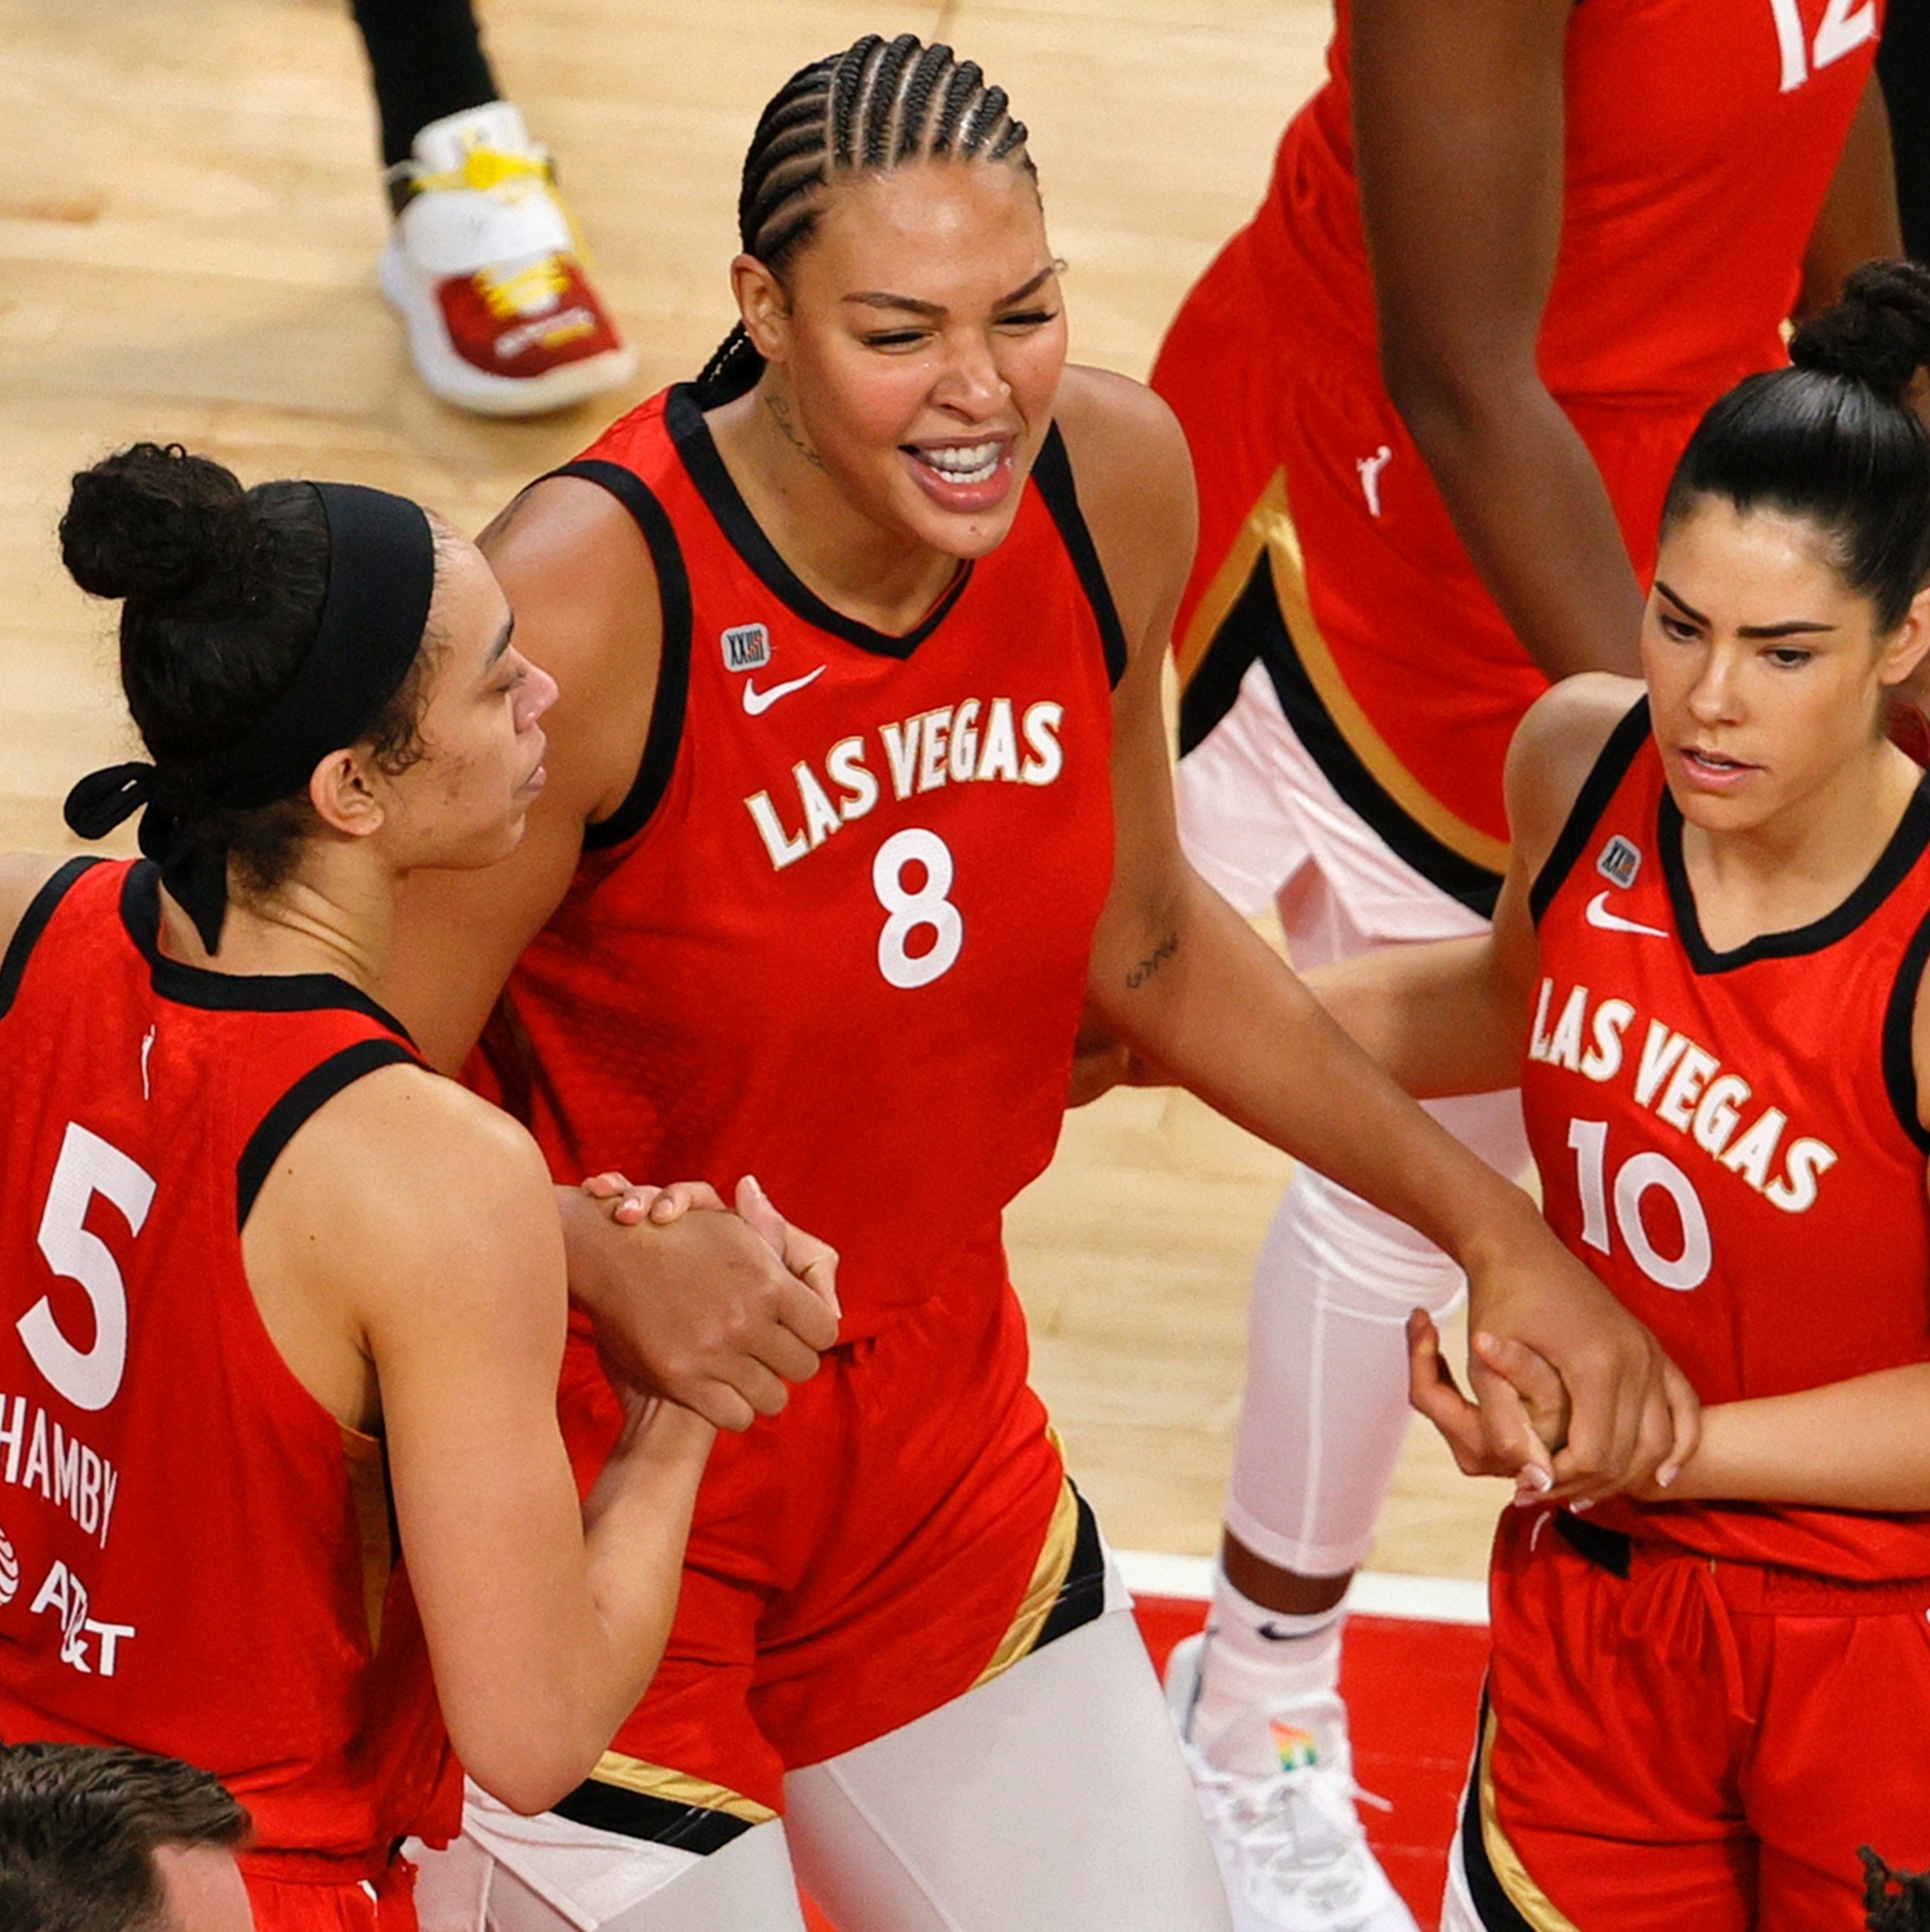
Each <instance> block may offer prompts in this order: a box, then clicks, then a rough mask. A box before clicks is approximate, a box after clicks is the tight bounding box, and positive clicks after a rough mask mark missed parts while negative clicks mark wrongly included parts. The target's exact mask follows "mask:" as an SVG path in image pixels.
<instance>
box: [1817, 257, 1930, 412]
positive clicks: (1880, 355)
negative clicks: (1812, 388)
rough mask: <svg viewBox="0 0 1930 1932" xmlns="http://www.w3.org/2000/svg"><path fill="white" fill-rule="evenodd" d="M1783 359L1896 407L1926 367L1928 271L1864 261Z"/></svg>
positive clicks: (1928, 345)
mask: <svg viewBox="0 0 1930 1932" xmlns="http://www.w3.org/2000/svg"><path fill="white" fill-rule="evenodd" d="M1789 359H1790V360H1791V361H1792V362H1793V363H1795V364H1796V366H1797V368H1799V369H1815V370H1817V371H1819V372H1822V373H1824V374H1825V375H1831V376H1849V377H1850V378H1852V379H1853V380H1854V381H1858V382H1861V383H1864V384H1867V385H1868V386H1869V387H1870V388H1871V389H1875V390H1876V392H1877V394H1879V395H1881V396H1884V397H1887V398H1889V400H1890V401H1891V402H1897V403H1902V402H1903V401H1904V400H1905V398H1906V394H1907V393H1908V391H1909V389H1910V383H1911V381H1912V380H1913V379H1914V378H1915V375H1916V372H1917V371H1918V370H1919V369H1920V368H1923V366H1924V365H1925V364H1926V363H1930V271H1927V270H1925V269H1923V268H1919V266H1918V265H1917V264H1916V263H1915V262H1866V263H1864V264H1863V267H1862V268H1858V269H1856V270H1855V271H1854V272H1852V273H1851V274H1850V276H1849V277H1848V279H1847V280H1846V281H1845V282H1844V284H1843V298H1842V300H1841V302H1837V305H1836V306H1835V307H1833V308H1828V309H1825V310H1824V311H1823V313H1822V314H1821V315H1817V316H1815V317H1814V318H1813V319H1812V320H1810V321H1807V322H1806V323H1804V324H1803V325H1802V327H1801V328H1800V329H1797V332H1796V333H1795V335H1794V336H1793V337H1791V339H1790V342H1789Z"/></svg>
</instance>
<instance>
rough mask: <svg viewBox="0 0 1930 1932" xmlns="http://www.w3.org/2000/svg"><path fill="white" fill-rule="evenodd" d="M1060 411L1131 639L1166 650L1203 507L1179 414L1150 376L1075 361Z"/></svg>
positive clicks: (1062, 389)
mask: <svg viewBox="0 0 1930 1932" xmlns="http://www.w3.org/2000/svg"><path fill="white" fill-rule="evenodd" d="M1055 413H1056V415H1057V418H1058V424H1059V428H1060V429H1061V431H1062V433H1063V435H1064V437H1065V440H1066V454H1067V459H1069V461H1070V462H1071V467H1072V476H1073V481H1074V482H1075V483H1076V485H1077V486H1078V490H1079V503H1080V509H1081V511H1083V512H1084V514H1085V520H1086V524H1087V526H1088V528H1089V529H1090V530H1091V532H1092V535H1093V545H1094V546H1095V547H1096V548H1097V549H1098V552H1099V559H1100V562H1101V563H1102V564H1103V565H1104V567H1105V570H1106V581H1107V582H1108V583H1109V584H1110V585H1111V587H1112V591H1113V595H1114V598H1115V600H1116V601H1117V603H1118V604H1119V617H1120V621H1121V622H1122V623H1123V624H1124V626H1125V629H1126V635H1127V638H1128V642H1129V643H1130V644H1131V645H1132V647H1133V649H1134V650H1135V651H1137V649H1138V648H1139V646H1140V645H1141V642H1146V641H1151V642H1154V647H1155V648H1162V649H1163V647H1164V646H1165V644H1166V642H1167V640H1166V637H1164V635H1163V634H1159V635H1157V636H1156V637H1154V636H1153V635H1152V633H1163V629H1164V627H1165V626H1166V625H1167V624H1170V622H1171V616H1172V609H1173V607H1174V606H1175V605H1176V603H1177V601H1178V598H1179V594H1180V587H1181V586H1182V585H1184V584H1185V579H1186V572H1188V570H1189V569H1190V568H1191V567H1192V564H1193V540H1194V537H1195V535H1196V533H1197V529H1198V503H1197V499H1196V497H1195V494H1194V490H1193V462H1192V458H1191V456H1190V455H1189V453H1188V450H1187V447H1186V437H1185V432H1184V431H1182V430H1181V429H1180V424H1179V419H1178V418H1177V417H1176V416H1174V414H1173V412H1172V411H1171V409H1169V408H1168V407H1167V405H1166V403H1165V402H1163V401H1162V400H1161V398H1159V397H1158V396H1156V395H1155V394H1154V393H1153V392H1152V390H1150V389H1148V388H1147V387H1146V386H1145V384H1144V383H1143V382H1134V381H1131V380H1130V379H1129V378H1128V377H1127V376H1118V375H1115V374H1114V373H1113V372H1111V371H1110V370H1107V369H1089V368H1080V367H1073V368H1068V369H1067V371H1066V372H1065V376H1064V377H1063V380H1062V381H1061V383H1060V385H1059V392H1058V404H1057V407H1056V412H1055Z"/></svg>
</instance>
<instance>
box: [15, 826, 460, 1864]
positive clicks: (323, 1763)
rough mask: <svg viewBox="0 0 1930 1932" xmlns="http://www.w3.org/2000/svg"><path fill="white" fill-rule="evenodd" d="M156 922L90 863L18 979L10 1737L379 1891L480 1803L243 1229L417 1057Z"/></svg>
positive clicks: (387, 1036)
mask: <svg viewBox="0 0 1930 1932" xmlns="http://www.w3.org/2000/svg"><path fill="white" fill-rule="evenodd" d="M159 917H160V901H159V875H158V874H157V872H156V871H155V868H154V867H153V866H151V865H148V864H135V865H131V866H130V865H126V864H99V863H98V862H96V861H93V860H87V859H79V860H76V861H75V862H73V863H72V864H69V865H67V866H65V867H63V868H62V869H61V870H60V871H59V872H57V873H56V874H55V875H54V877H53V879H52V880H51V881H50V882H49V883H48V885H47V886H46V888H45V889H44V890H42V891H41V894H39V896H38V897H37V899H35V901H34V903H33V907H31V909H30V910H29V912H28V914H27V916H26V918H25V920H24V921H23V923H22V925H21V926H20V930H19V933H18V934H17V935H16V937H15V939H14V941H13V943H12V945H11V947H10V948H9V949H8V951H7V955H6V957H5V960H4V963H3V964H0V1147H4V1149H5V1155H4V1159H0V1251H3V1252H4V1253H5V1255H6V1256H7V1267H6V1278H5V1286H4V1290H0V1295H3V1299H4V1315H3V1316H0V1738H5V1739H6V1740H7V1741H8V1742H20V1741H24V1740H28V1739H34V1738H54V1739H64V1740H68V1741H72V1742H76V1743H122V1744H128V1745H133V1746H135V1747H138V1748H140V1749H141V1750H146V1751H159V1752H161V1753H163V1754H165V1755H167V1756H174V1757H179V1758H183V1759H185V1760H187V1761H188V1762H189V1763H190V1764H198V1765H200V1766H201V1767H202V1769H206V1770H209V1771H212V1772H213V1773H215V1774H216V1775H217V1776H218V1777H220V1778H221V1779H222V1780H223V1781H224V1782H225V1783H226V1784H227V1785H228V1788H229V1789H230V1790H231V1791H233V1793H234V1794H235V1795H236V1796H237V1798H239V1799H241V1802H242V1803H243V1804H246V1806H247V1807H248V1808H249V1810H250V1813H251V1814H252V1816H253V1818H254V1849H252V1850H251V1851H250V1852H249V1854H248V1855H247V1858H246V1862H247V1863H248V1864H250V1865H251V1867H253V1868H254V1869H257V1870H259V1871H262V1872H264V1873H272V1874H282V1875H287V1876H293V1877H304V1876H321V1875H323V1874H326V1875H327V1876H328V1877H331V1878H344V1877H346V1878H359V1877H363V1876H366V1875H367V1874H369V1873H373V1872H375V1871H377V1870H379V1869H380V1868H381V1867H382V1866H383V1865H385V1863H386V1862H387V1861H388V1860H389V1856H390V1855H391V1853H392V1851H393V1846H394V1844H395V1842H396V1841H397V1839H398V1838H400V1837H402V1835H404V1834H407V1833H410V1832H419V1833H421V1834H424V1835H425V1836H427V1837H430V1838H433V1839H435V1840H437V1842H440V1841H441V1840H443V1839H445V1838H447V1836H448V1835H449V1834H450V1832H451V1831H452V1830H454V1825H455V1824H456V1821H457V1818H458V1816H459V1804H460V1797H461V1786H460V1779H459V1776H458V1775H457V1773H456V1772H455V1770H454V1764H453V1761H452V1760H451V1759H450V1756H449V1754H448V1750H447V1746H446V1741H445V1738H444V1734H443V1730H442V1723H441V1716H440V1714H439V1712H438V1711H437V1704H436V1697H435V1690H434V1686H433V1683H432V1682H431V1679H430V1674H429V1664H428V1654H427V1651H426V1650H425V1649H424V1643H423V1639H422V1634H421V1630H420V1628H419V1625H418V1623H417V1621H416V1617H415V1606H414V1603H413V1602H412V1600H411V1596H410V1594H409V1590H408V1587H407V1585H406V1582H404V1580H403V1578H402V1574H401V1572H400V1571H399V1569H393V1568H392V1565H391V1562H390V1556H391V1543H390V1538H391V1530H390V1526H389V1510H388V1506H387V1498H386V1495H385V1483H384V1477H383V1471H382V1466H381V1456H380V1449H379V1447H378V1446H377V1445H376V1443H374V1442H372V1441H370V1440H368V1439H367V1438H364V1437H360V1436H356V1435H354V1434H351V1433H350V1432H349V1431H346V1430H345V1429H343V1428H342V1427H341V1425H340V1424H339V1423H337V1421H336V1420H335V1418H334V1417H333V1416H331V1415H329V1414H328V1412H327V1411H326V1410H324V1408H322V1406H321V1405H320V1404H319V1403H318V1402H317V1401H316V1400H315V1398H314V1397H313V1396H312V1395H310V1394H309V1393H308V1391H307V1390H306V1389H305V1388H303V1387H302V1385H301V1384H300V1383H299V1382H298V1381H297V1380H296V1379H295V1377H294V1376H293V1373H291V1372H290V1370H289V1368H288V1366H287V1364H285V1362H284V1361H283V1360H282V1359H281V1356H280V1354H279V1352H278V1351H276V1347H275V1345H274V1343H273V1342H272V1341H271V1340H270V1338H269V1336H268V1334H267V1329H265V1328H264V1327H263V1324H262V1321H261V1316H260V1315H259V1312H258V1310H257V1308H256V1306H255V1302H254V1295H253V1293H252V1292H251V1291H250V1288H249V1286H248V1281H247V1278H246V1275H245V1274H244V1273H243V1271H242V1266H241V1227H242V1226H243V1225H244V1224H245V1223H246V1220H247V1216H248V1212H249V1210H250V1207H251V1206H252V1205H253V1203H254V1196H255V1194H256V1192H257V1191H258V1190H259V1188H260V1186H261V1184H262V1182H263V1181H264V1180H265V1179H266V1178H267V1175H268V1173H269V1172H270V1170H271V1169H272V1166H273V1164H274V1162H275V1160H276V1156H277V1155H279V1154H280V1151H281V1150H282V1148H284V1147H285V1146H286V1145H287V1143H288V1141H289V1138H290V1137H291V1136H292V1135H293V1133H294V1132H295V1130H296V1129H298V1127H299V1126H300V1125H302V1122H303V1121H304V1120H306V1119H307V1118H308V1117H309V1116H310V1115H311V1114H312V1113H313V1112H315V1109H316V1108H317V1107H320V1106H322V1105H323V1104H324V1103H325V1102H326V1101H327V1100H328V1099H329V1098H330V1097H331V1096H332V1095H333V1094H336V1093H337V1092H339V1091H340V1090H341V1089H342V1088H343V1087H344V1086H347V1085H348V1084H349V1083H350V1081H354V1080H356V1079H358V1078H359V1077H361V1076H362V1075H363V1074H364V1073H367V1072H370V1071H371V1070H372V1069H373V1068H376V1067H381V1066H387V1065H389V1064H392V1063H394V1062H397V1061H412V1060H414V1058H415V1055H414V1054H413V1052H412V1051H411V1049H410V1047H409V1046H407V1044H406V1038H405V1037H404V1036H402V1033H401V1029H399V1028H398V1026H397V1025H395V1023H394V1022H393V1020H390V1019H389V1018H388V1016H386V1015H385V1014H384V1013H383V1012H382V1011H381V1009H380V1007H376V1005H375V1004H374V1003H372V1002H371V1001H370V1000H368V999H366V998H365V997H364V996H363V995H362V994H359V993H358V992H357V991H356V990H354V988H353V987H351V986H348V985H347V984H346V982H344V981H341V980H338V979H336V978H334V977H331V976H329V975H326V974H319V973H316V974H305V975H294V976H289V977H278V978H241V977H230V976H228V975H225V974H221V973H205V972H202V971H199V970H197V969H195V968H190V967H188V966H185V965H183V964H180V962H178V961H176V960H172V959H167V958H166V957H164V956H163V954H162V953H161V951H160V950H159V945H158V943H157V938H158V933H159ZM378 1633H379V1634H378Z"/></svg>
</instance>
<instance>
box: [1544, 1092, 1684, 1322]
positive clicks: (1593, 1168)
mask: <svg viewBox="0 0 1930 1932" xmlns="http://www.w3.org/2000/svg"><path fill="white" fill-rule="evenodd" d="M1568 1145H1569V1146H1570V1147H1572V1148H1573V1149H1574V1150H1575V1180H1576V1187H1577V1189H1578V1190H1579V1191H1580V1195H1581V1238H1582V1239H1583V1240H1584V1242H1586V1243H1587V1244H1588V1245H1589V1247H1592V1248H1593V1249H1594V1250H1596V1251H1597V1253H1599V1254H1604V1255H1612V1254H1613V1253H1614V1252H1615V1247H1614V1243H1613V1242H1612V1241H1611V1238H1610V1235H1609V1226H1608V1210H1609V1194H1608V1185H1607V1167H1608V1160H1607V1154H1608V1123H1607V1122H1606V1120H1571V1121H1570V1122H1569V1123H1568ZM1652 1187H1659V1188H1660V1189H1661V1190H1663V1193H1664V1194H1667V1196H1668V1197H1669V1199H1671V1201H1673V1202H1674V1203H1675V1204H1676V1213H1677V1214H1678V1215H1679V1216H1680V1217H1681V1221H1682V1252H1681V1253H1680V1255H1676V1258H1675V1259H1674V1260H1670V1259H1669V1257H1668V1256H1667V1255H1663V1254H1661V1253H1659V1252H1658V1251H1657V1249H1656V1247H1655V1244H1654V1242H1652V1241H1651V1240H1650V1238H1649V1230H1648V1229H1646V1228H1645V1227H1644V1226H1643V1225H1642V1196H1643V1195H1644V1194H1646V1193H1647V1192H1648V1191H1649V1190H1650V1188H1652ZM1615 1226H1616V1228H1617V1229H1619V1231H1620V1234H1621V1237H1622V1242H1623V1245H1624V1247H1626V1248H1627V1249H1628V1254H1629V1258H1630V1259H1631V1260H1632V1261H1633V1262H1634V1263H1635V1264H1636V1266H1637V1268H1640V1269H1641V1271H1642V1273H1644V1274H1645V1275H1646V1276H1647V1277H1649V1279H1650V1281H1653V1282H1654V1284H1655V1286H1657V1287H1658V1288H1673V1289H1676V1290H1678V1291H1682V1292H1686V1291H1687V1290H1689V1289H1691V1288H1699V1287H1701V1286H1702V1283H1703V1282H1704V1281H1706V1280H1707V1279H1708V1278H1709V1268H1710V1263H1711V1261H1712V1260H1714V1259H1715V1256H1714V1253H1713V1251H1712V1250H1711V1248H1710V1242H1709V1217H1708V1216H1707V1215H1706V1214H1705V1213H1704V1212H1702V1200H1701V1199H1700V1197H1699V1196H1698V1195H1697V1193H1696V1190H1695V1183H1694V1182H1693V1181H1691V1180H1690V1179H1689V1177H1688V1175H1686V1174H1685V1173H1683V1172H1682V1170H1681V1168H1679V1167H1677V1166H1676V1164H1675V1162H1674V1161H1672V1160H1670V1159H1669V1157H1668V1156H1667V1155H1666V1154H1658V1153H1656V1152H1654V1151H1653V1150H1652V1149H1651V1150H1650V1151H1648V1152H1646V1153H1641V1154H1637V1155H1632V1157H1631V1158H1630V1159H1628V1160H1625V1161H1624V1163H1623V1164H1622V1166H1621V1168H1620V1170H1619V1172H1618V1173H1616V1175H1615Z"/></svg>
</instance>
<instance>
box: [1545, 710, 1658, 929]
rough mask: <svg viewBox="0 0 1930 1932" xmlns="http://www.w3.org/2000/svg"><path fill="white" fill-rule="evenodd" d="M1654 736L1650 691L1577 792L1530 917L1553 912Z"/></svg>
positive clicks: (1610, 736) (1610, 737)
mask: <svg viewBox="0 0 1930 1932" xmlns="http://www.w3.org/2000/svg"><path fill="white" fill-rule="evenodd" d="M1648 735H1649V694H1648V693H1647V692H1644V693H1643V694H1641V697H1639V698H1637V699H1636V701H1635V703H1633V704H1632V705H1631V706H1630V707H1628V715H1627V716H1625V717H1624V719H1623V720H1622V721H1621V723H1620V724H1619V725H1616V727H1615V729H1614V730H1613V731H1611V733H1609V734H1608V742H1607V743H1606V744H1605V745H1604V746H1602V749H1601V751H1599V752H1597V754H1596V757H1595V762H1594V764H1593V766H1592V767H1591V768H1590V769H1589V775H1588V777H1586V778H1584V780H1583V781H1582V785H1581V790H1580V791H1579V792H1577V793H1576V794H1575V803H1573V804H1572V805H1571V807H1569V808H1568V816H1567V819H1566V820H1564V821H1563V825H1562V830H1561V836H1560V837H1559V838H1557V839H1556V840H1555V842H1554V850H1553V851H1550V853H1549V855H1548V857H1547V859H1546V860H1545V862H1544V863H1543V864H1542V867H1541V871H1540V872H1537V873H1536V874H1535V882H1534V885H1533V886H1532V887H1531V888H1530V889H1529V892H1528V916H1529V917H1530V918H1531V919H1532V920H1533V921H1534V923H1535V924H1536V925H1540V924H1541V916H1542V914H1543V913H1545V912H1546V911H1547V910H1548V907H1549V903H1550V901H1551V900H1552V899H1554V895H1555V894H1557V893H1558V892H1559V891H1560V890H1561V889H1562V886H1563V881H1565V880H1566V879H1567V877H1568V875H1569V873H1570V872H1572V871H1573V870H1574V869H1575V862H1576V859H1579V858H1580V856H1581V854H1582V848H1583V847H1584V846H1585V845H1587V843H1588V842H1589V838H1590V837H1591V836H1592V835H1593V832H1594V829H1595V827H1596V826H1597V825H1598V824H1599V823H1600V822H1601V819H1602V813H1603V812H1606V811H1607V809H1608V802H1609V800H1610V799H1611V798H1613V797H1614V796H1615V788H1616V787H1617V786H1618V785H1620V784H1621V782H1622V781H1623V780H1624V778H1625V777H1628V768H1629V766H1630V765H1632V764H1634V762H1635V755H1636V753H1637V752H1638V751H1641V748H1642V746H1643V744H1644V742H1645V741H1646V739H1647V738H1648Z"/></svg>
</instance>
